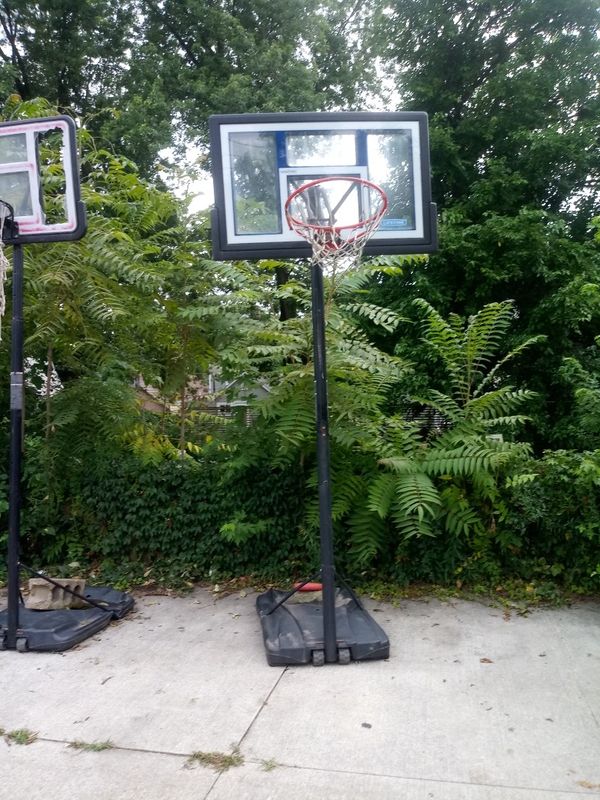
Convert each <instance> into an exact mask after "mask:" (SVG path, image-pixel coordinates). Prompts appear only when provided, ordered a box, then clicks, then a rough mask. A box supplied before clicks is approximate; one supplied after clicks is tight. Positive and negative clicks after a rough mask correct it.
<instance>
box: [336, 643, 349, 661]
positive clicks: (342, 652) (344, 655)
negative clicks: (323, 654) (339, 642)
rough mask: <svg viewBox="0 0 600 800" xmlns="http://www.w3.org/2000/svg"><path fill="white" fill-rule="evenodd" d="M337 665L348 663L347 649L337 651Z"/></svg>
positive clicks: (341, 648)
mask: <svg viewBox="0 0 600 800" xmlns="http://www.w3.org/2000/svg"><path fill="white" fill-rule="evenodd" d="M338 663H340V664H349V663H350V649H349V648H348V647H340V649H339V650H338Z"/></svg>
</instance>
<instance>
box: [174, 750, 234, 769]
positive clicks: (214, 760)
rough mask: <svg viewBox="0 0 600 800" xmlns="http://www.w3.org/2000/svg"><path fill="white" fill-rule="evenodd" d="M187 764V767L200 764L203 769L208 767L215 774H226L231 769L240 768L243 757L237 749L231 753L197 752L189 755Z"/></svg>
mask: <svg viewBox="0 0 600 800" xmlns="http://www.w3.org/2000/svg"><path fill="white" fill-rule="evenodd" d="M187 763H188V765H192V764H202V766H203V767H210V768H211V769H214V770H215V772H226V771H227V770H228V769H230V768H231V767H241V766H242V764H243V763H244V756H243V755H242V754H241V753H240V750H239V748H238V747H234V748H233V750H232V751H231V753H218V752H212V753H205V752H203V751H202V750H198V751H197V752H196V753H192V754H191V756H190V757H189V758H188V760H187Z"/></svg>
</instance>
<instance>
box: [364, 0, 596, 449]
mask: <svg viewBox="0 0 600 800" xmlns="http://www.w3.org/2000/svg"><path fill="white" fill-rule="evenodd" d="M598 30H599V18H598V12H597V7H596V4H595V3H593V2H591V1H590V0H576V2H572V3H569V4H567V5H565V4H563V3H558V2H555V0H527V1H526V2H522V3H512V2H508V1H505V0H491V2H486V3H479V2H472V0H424V1H423V2H421V1H419V2H416V0H415V1H414V2H411V1H409V2H406V3H404V2H403V3H400V2H391V3H385V4H383V3H382V4H381V5H380V6H378V10H377V13H376V18H375V21H374V24H373V28H372V37H371V43H372V46H373V47H374V48H375V49H376V50H377V52H379V53H380V55H381V57H382V64H383V67H384V68H385V67H387V68H388V69H389V72H390V75H391V76H393V78H394V80H395V82H396V86H397V89H398V91H399V93H400V95H401V97H402V105H403V106H405V107H410V108H415V109H422V110H425V111H428V112H429V115H430V124H431V150H432V163H433V184H434V199H435V200H436V201H437V202H438V204H439V206H440V209H441V236H440V239H441V245H440V252H439V254H438V255H436V256H433V257H432V258H431V259H430V260H429V261H428V263H427V264H425V265H424V264H423V263H415V264H413V265H409V266H408V267H407V269H406V277H405V279H404V280H399V279H393V280H389V281H388V282H387V283H386V284H384V285H383V286H380V287H376V289H375V294H374V295H373V299H374V302H381V298H382V296H385V297H386V302H387V303H389V304H390V305H391V306H392V307H393V308H395V309H396V310H397V311H398V312H399V313H401V314H405V315H408V316H410V315H411V312H410V302H411V299H412V298H414V297H415V296H419V295H420V296H424V297H427V298H428V299H429V300H430V301H431V302H433V303H434V304H435V305H436V307H438V308H439V309H440V310H441V312H442V313H443V314H444V315H446V314H448V313H451V312H455V313H458V314H460V315H461V316H465V315H469V314H473V313H476V311H477V310H478V309H479V308H481V307H482V305H485V304H487V303H490V302H498V301H504V300H507V299H512V300H514V301H515V304H516V309H517V312H518V317H517V319H516V320H515V326H514V328H513V330H512V334H511V335H513V336H515V337H517V339H516V340H515V341H518V337H522V336H532V335H535V334H545V335H546V337H547V338H546V343H545V344H539V345H537V346H536V347H535V348H533V349H532V351H531V354H530V357H529V359H527V361H519V362H515V364H514V365H512V366H511V370H512V377H511V381H513V382H514V383H515V384H516V385H527V386H529V387H530V388H532V389H535V390H536V391H537V393H538V399H537V401H536V406H537V409H536V411H535V412H534V414H533V417H534V420H533V423H532V428H531V431H530V432H531V435H532V436H533V438H534V441H535V443H536V445H537V446H539V447H540V448H542V447H547V446H549V445H558V446H566V445H567V442H568V436H567V435H566V430H567V427H568V426H567V425H566V424H565V423H566V420H567V418H568V417H569V415H570V414H571V413H572V411H573V403H574V397H575V392H576V390H577V388H578V387H577V386H575V385H571V386H569V387H568V391H567V392H565V382H564V380H565V373H564V371H563V372H562V373H561V367H562V365H563V359H565V358H575V359H578V360H580V361H581V363H582V368H583V369H584V370H586V371H589V370H592V371H593V370H594V369H595V364H596V363H597V357H596V354H597V345H596V343H595V341H594V335H595V333H596V332H597V330H598V325H599V324H600V318H599V316H598V314H599V311H600V308H599V306H598V304H597V298H598V293H597V289H596V288H594V287H597V286H598V283H599V275H600V262H599V261H598V250H597V247H596V245H594V244H593V242H592V241H591V235H590V221H591V217H592V215H593V214H594V213H597V211H596V209H598V207H599V203H600V193H599V187H600V162H599V151H598V147H597V135H598V119H599V115H600V105H599V96H598V92H597V86H596V76H597V74H598V71H599V66H600V60H599V54H600V39H599V37H598ZM413 313H414V312H413ZM400 336H405V337H406V338H405V339H404V341H398V340H396V341H393V342H389V343H388V344H387V347H393V346H395V345H396V344H397V345H398V346H399V348H400V352H402V353H403V352H405V351H406V350H407V349H408V350H413V349H416V351H417V352H420V353H421V354H422V355H423V361H422V362H421V363H422V364H423V369H424V370H428V369H429V367H428V363H427V358H426V355H425V354H424V353H423V352H422V349H421V345H420V343H418V342H416V341H415V340H414V337H412V336H411V331H410V329H409V328H408V327H403V328H400V329H399V331H398V339H399V337H400ZM411 339H412V341H411ZM430 374H431V373H430ZM561 374H562V378H560V380H559V375H561ZM573 374H574V373H571V375H573Z"/></svg>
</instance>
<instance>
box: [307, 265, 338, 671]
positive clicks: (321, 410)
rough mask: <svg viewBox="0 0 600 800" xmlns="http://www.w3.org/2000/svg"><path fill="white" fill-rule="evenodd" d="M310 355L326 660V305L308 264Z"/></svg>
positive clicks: (316, 268)
mask: <svg viewBox="0 0 600 800" xmlns="http://www.w3.org/2000/svg"><path fill="white" fill-rule="evenodd" d="M311 273H312V274H311V292H312V327H313V358H314V364H315V400H316V423H317V477H318V485H319V529H320V534H321V580H322V583H323V638H324V650H325V661H326V662H328V663H333V662H335V661H337V660H338V656H337V633H336V624H335V566H334V562H333V525H332V521H331V480H330V475H329V414H328V409H327V367H326V363H325V307H324V299H323V270H322V268H321V265H320V264H318V263H316V262H312V264H311Z"/></svg>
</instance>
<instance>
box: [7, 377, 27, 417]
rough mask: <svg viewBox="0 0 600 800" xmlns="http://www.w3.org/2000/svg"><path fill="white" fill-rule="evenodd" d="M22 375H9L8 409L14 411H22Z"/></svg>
mask: <svg viewBox="0 0 600 800" xmlns="http://www.w3.org/2000/svg"><path fill="white" fill-rule="evenodd" d="M23 387H24V381H23V373H22V372H11V373H10V407H11V409H13V410H15V411H22V410H23V405H24V403H23V395H24V392H23Z"/></svg>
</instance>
